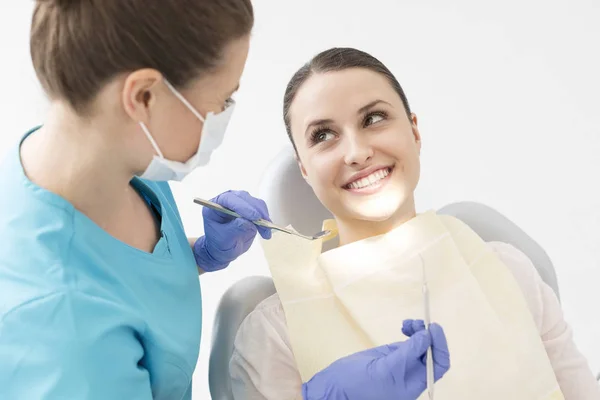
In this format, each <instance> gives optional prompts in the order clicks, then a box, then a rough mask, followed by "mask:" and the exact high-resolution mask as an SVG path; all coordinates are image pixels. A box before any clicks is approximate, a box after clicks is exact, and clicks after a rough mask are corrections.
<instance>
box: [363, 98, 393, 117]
mask: <svg viewBox="0 0 600 400" xmlns="http://www.w3.org/2000/svg"><path fill="white" fill-rule="evenodd" d="M381 103H383V104H387V105H388V106H391V104H390V103H388V102H387V101H384V100H379V99H377V100H373V101H372V102H370V103H369V104H367V105H366V106H362V107H361V108H359V109H358V112H357V114H364V113H365V112H367V111H369V110H370V109H371V108H373V107H375V106H376V105H377V104H381Z"/></svg>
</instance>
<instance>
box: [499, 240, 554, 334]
mask: <svg viewBox="0 0 600 400" xmlns="http://www.w3.org/2000/svg"><path fill="white" fill-rule="evenodd" d="M488 245H489V246H490V248H491V249H492V250H493V251H494V252H495V253H496V255H497V256H498V258H499V259H500V260H501V261H502V263H503V264H504V265H506V267H507V268H508V269H509V270H510V272H511V273H512V275H513V276H514V278H515V280H516V282H517V284H518V285H519V287H520V288H521V292H522V293H523V296H524V297H525V301H526V302H527V305H528V307H529V310H530V312H531V315H532V316H533V319H534V321H535V323H536V326H537V327H538V328H539V329H541V324H542V322H543V321H542V319H543V313H544V297H543V296H542V291H543V286H544V285H545V283H544V281H543V280H542V278H541V276H540V274H539V273H538V271H537V269H536V267H535V265H533V262H532V261H531V260H530V259H529V257H527V255H525V253H523V252H522V251H521V250H519V249H517V248H516V247H514V246H513V245H511V244H508V243H504V242H488Z"/></svg>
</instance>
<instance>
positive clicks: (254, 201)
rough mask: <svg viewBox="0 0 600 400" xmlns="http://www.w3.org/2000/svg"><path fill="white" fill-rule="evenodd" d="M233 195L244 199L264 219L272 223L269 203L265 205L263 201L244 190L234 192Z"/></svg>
mask: <svg viewBox="0 0 600 400" xmlns="http://www.w3.org/2000/svg"><path fill="white" fill-rule="evenodd" d="M233 193H235V194H236V195H238V196H239V197H240V198H242V199H244V200H245V201H246V202H247V203H248V204H250V205H251V206H252V207H254V208H255V209H256V211H258V213H259V214H260V215H261V218H262V219H266V220H267V221H271V217H269V209H268V208H267V203H265V202H264V201H263V200H261V199H259V198H256V197H253V196H252V195H251V194H250V193H248V192H246V191H243V190H239V191H234V192H233Z"/></svg>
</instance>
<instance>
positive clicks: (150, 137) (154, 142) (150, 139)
mask: <svg viewBox="0 0 600 400" xmlns="http://www.w3.org/2000/svg"><path fill="white" fill-rule="evenodd" d="M140 127H141V128H142V131H144V133H145V134H146V137H147V138H148V140H149V141H150V143H151V144H152V147H154V150H155V151H156V154H158V155H159V156H160V158H165V157H164V156H163V154H162V151H160V149H159V148H158V144H156V141H155V140H154V138H153V137H152V135H151V134H150V131H149V130H148V127H147V126H146V124H144V123H143V122H140Z"/></svg>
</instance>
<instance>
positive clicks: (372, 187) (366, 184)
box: [344, 167, 394, 194]
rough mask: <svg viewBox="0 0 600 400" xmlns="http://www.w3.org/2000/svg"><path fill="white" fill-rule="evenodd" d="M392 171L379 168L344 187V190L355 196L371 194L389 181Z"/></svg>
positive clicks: (386, 168) (388, 168)
mask: <svg viewBox="0 0 600 400" xmlns="http://www.w3.org/2000/svg"><path fill="white" fill-rule="evenodd" d="M393 169H394V168H393V167H385V168H380V169H378V170H376V171H373V172H372V173H370V174H369V175H367V176H364V177H361V178H358V179H355V180H354V181H352V182H350V183H348V184H346V185H344V189H346V190H348V191H350V192H353V193H357V194H373V193H375V192H377V191H378V190H379V189H380V188H381V187H383V186H384V185H385V184H386V183H387V182H388V181H389V176H390V174H391V173H392V171H393Z"/></svg>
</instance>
